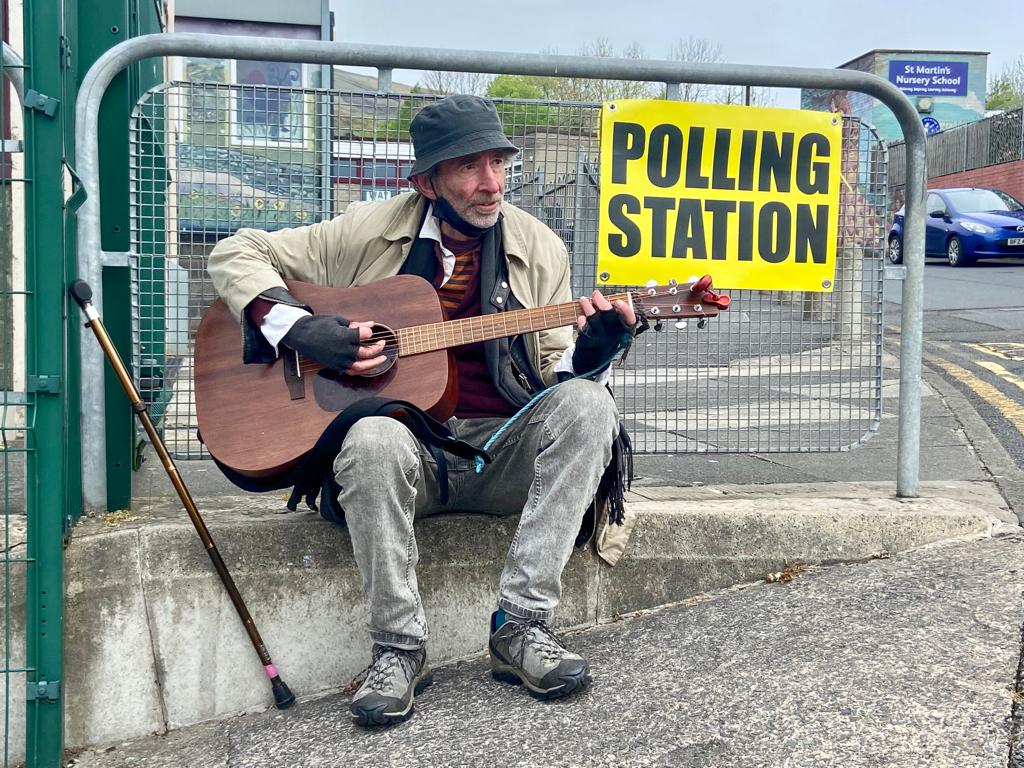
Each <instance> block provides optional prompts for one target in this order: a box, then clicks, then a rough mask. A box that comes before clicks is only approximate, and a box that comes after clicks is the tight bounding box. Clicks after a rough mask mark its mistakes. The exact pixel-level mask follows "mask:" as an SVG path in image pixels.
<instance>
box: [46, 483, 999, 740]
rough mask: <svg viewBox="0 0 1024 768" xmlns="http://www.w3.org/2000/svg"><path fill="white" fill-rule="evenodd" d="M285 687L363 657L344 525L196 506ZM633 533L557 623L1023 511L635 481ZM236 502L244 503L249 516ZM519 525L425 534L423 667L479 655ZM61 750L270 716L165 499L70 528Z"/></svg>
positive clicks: (575, 568) (583, 563)
mask: <svg viewBox="0 0 1024 768" xmlns="http://www.w3.org/2000/svg"><path fill="white" fill-rule="evenodd" d="M197 501H198V503H199V506H200V509H202V510H203V513H204V517H205V519H206V520H207V523H208V525H209V527H210V529H211V531H212V532H213V535H214V537H215V540H216V541H217V544H218V547H219V549H220V551H221V553H222V554H223V556H224V559H225V561H226V562H227V564H228V566H229V568H230V569H231V572H232V575H233V576H234V578H235V580H236V582H237V584H238V586H239V589H240V590H241V592H242V594H243V595H244V597H245V599H246V601H247V603H248V605H249V609H250V611H251V612H252V614H253V617H254V619H255V621H256V622H257V625H258V627H259V629H260V632H261V634H262V635H263V637H264V639H265V640H266V642H267V646H268V648H269V649H270V652H271V654H272V656H273V657H274V660H275V662H276V663H277V665H278V667H279V668H280V669H281V672H282V676H283V678H284V679H285V680H286V681H287V682H288V684H289V685H290V686H291V687H292V688H293V690H294V691H295V692H296V693H297V694H298V695H299V696H300V698H302V697H305V698H309V697H314V696H318V695H322V694H325V693H329V692H334V691H338V690H340V689H342V688H344V687H345V685H346V684H347V683H348V681H349V680H350V679H351V678H352V676H353V675H354V674H356V673H357V672H358V671H359V670H360V669H362V667H363V666H364V665H365V664H366V663H367V661H368V656H369V653H368V650H369V641H368V639H367V635H366V620H367V616H366V611H365V607H364V600H363V596H362V586H361V581H360V577H359V574H358V571H357V569H356V566H355V563H354V562H353V559H352V555H351V547H350V544H349V542H348V537H347V533H346V532H345V531H344V529H341V528H338V527H335V526H331V525H329V524H327V523H324V522H323V521H322V520H320V519H319V518H318V517H317V516H316V515H315V514H313V513H310V512H301V513H296V514H291V515H283V514H280V512H279V511H278V510H279V509H280V508H281V506H282V502H281V501H280V500H279V499H277V498H276V497H253V496H233V497H223V496H221V497H216V498H210V499H198V500H197ZM630 508H631V510H632V512H633V513H634V514H635V515H636V524H635V527H634V529H633V535H632V538H631V540H630V544H629V547H628V548H627V551H626V553H625V554H624V556H623V558H622V560H621V561H620V562H619V563H618V564H617V565H616V566H615V567H614V568H609V567H607V566H606V565H604V564H603V563H602V562H601V561H600V560H599V559H598V558H597V557H596V556H594V555H593V554H592V553H591V552H590V551H589V550H586V551H578V552H576V553H575V554H574V555H573V557H572V559H571V560H570V563H569V566H568V567H567V569H566V571H565V574H564V577H563V602H562V605H561V607H560V609H559V612H558V615H557V625H558V626H559V627H561V628H563V629H564V628H568V627H581V626H590V625H593V624H596V623H600V622H604V621H609V620H612V619H614V618H615V617H616V616H617V615H619V614H625V613H629V612H633V611H637V610H641V609H645V608H651V607H655V606H659V605H664V604H668V603H673V602H677V601H680V600H683V599H686V598H688V597H693V596H696V595H700V594H702V593H704V592H707V591H710V590H714V589H718V588H721V587H726V586H732V585H735V584H740V583H744V582H750V581H756V580H760V579H763V578H764V577H765V576H766V575H767V574H770V573H774V572H778V571H780V570H781V569H782V568H783V567H784V566H785V565H786V564H787V563H788V564H794V563H804V564H808V565H810V564H821V563H830V562H851V561H859V560H866V559H870V558H873V557H878V556H885V555H886V554H887V553H896V552H900V551H905V550H907V549H912V548H916V547H919V546H922V545H925V544H929V543H932V542H936V541H943V540H948V539H952V538H960V537H971V536H978V535H982V536H984V535H991V534H992V533H993V531H995V530H997V529H999V528H1000V527H1001V526H1007V525H1012V524H1014V523H1015V522H1016V519H1015V518H1014V516H1013V515H1012V513H1010V511H1009V510H1008V509H1007V507H1006V505H1005V502H1004V501H1003V499H1002V497H1001V496H1000V495H999V493H998V491H997V490H996V489H995V487H994V485H993V484H991V483H986V482H945V483H930V484H923V485H922V489H921V495H920V496H919V497H918V498H914V499H897V498H895V496H894V486H893V484H892V483H841V484H837V483H828V484H793V485H772V486H739V485H737V486H714V487H696V488H663V487H645V488H639V489H637V491H636V492H634V493H633V494H632V496H631V503H630ZM241 510H244V511H245V514H242V512H241ZM515 523H516V521H515V520H503V519H498V518H492V517H488V516H483V515H465V516H445V517H439V518H433V519H428V520H424V521H421V522H420V523H418V541H419V546H420V557H421V559H420V565H419V567H418V569H417V570H418V575H419V581H420V587H421V591H422V594H423V599H424V601H425V603H426V610H427V615H428V617H429V618H430V621H431V632H432V635H431V640H430V654H431V659H432V662H433V663H435V664H436V663H445V662H447V661H452V660H455V659H459V658H463V657H466V656H468V655H472V654H476V653H479V652H480V651H481V649H482V648H484V647H485V646H486V640H487V634H486V633H487V619H488V615H489V613H490V611H491V610H492V608H493V604H494V589H495V585H496V583H497V579H498V575H499V572H500V569H501V565H502V563H503V562H504V556H505V551H506V549H507V546H508V542H509V541H510V540H511V536H512V533H513V530H514V526H515ZM66 591H67V598H66V600H67V617H66V627H67V638H66V648H67V664H66V668H67V670H68V679H67V687H66V691H67V704H66V711H67V728H66V740H67V745H68V746H69V747H71V748H76V747H84V746H90V745H97V744H103V743H108V742H114V741H120V740H125V739H132V738H137V737H141V736H145V735H147V734H151V733H162V732H164V731H166V730H168V729H174V728H178V727H182V726H185V725H188V724H192V723H197V722H201V721H204V720H214V719H220V718H225V717H229V716H232V715H236V714H239V713H243V712H252V711H258V710H262V709H265V708H267V707H268V706H270V703H271V700H270V692H269V689H268V686H267V684H266V681H265V678H264V676H263V673H262V670H261V669H260V665H259V661H258V659H257V657H256V655H255V653H253V651H252V648H251V646H250V644H249V642H248V639H247V637H246V635H245V633H244V631H243V629H242V627H241V624H240V622H239V621H238V618H237V616H236V614H235V612H234V610H233V608H232V606H231V604H230V601H229V600H228V598H227V597H226V595H225V593H224V590H223V589H222V587H221V585H220V583H219V581H218V580H217V578H216V576H215V574H214V573H213V571H212V568H211V566H210V564H209V561H208V558H207V556H206V554H205V552H204V550H203V548H202V545H201V544H200V542H199V540H198V538H197V537H196V535H195V533H194V531H193V530H192V528H191V525H190V524H189V522H188V520H187V518H186V517H185V515H184V512H179V511H177V510H173V509H172V508H170V507H168V508H166V509H153V510H150V511H149V512H148V513H147V515H146V516H145V517H141V519H136V520H129V521H125V522H121V523H118V524H116V525H108V524H106V523H104V522H103V521H101V520H99V519H92V520H87V521H85V522H83V523H82V525H80V526H79V528H78V529H76V532H75V538H74V539H73V540H72V544H71V546H70V548H69V550H68V562H67V590H66Z"/></svg>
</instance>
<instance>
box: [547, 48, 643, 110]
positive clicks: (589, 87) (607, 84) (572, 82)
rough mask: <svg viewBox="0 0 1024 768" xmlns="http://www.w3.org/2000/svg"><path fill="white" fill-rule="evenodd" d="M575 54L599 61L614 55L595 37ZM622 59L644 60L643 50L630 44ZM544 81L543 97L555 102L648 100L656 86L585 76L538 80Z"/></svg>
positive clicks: (639, 82)
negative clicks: (544, 95) (595, 58)
mask: <svg viewBox="0 0 1024 768" xmlns="http://www.w3.org/2000/svg"><path fill="white" fill-rule="evenodd" d="M557 52H558V51H545V53H552V54H554V53H557ZM576 54H577V55H578V56H596V57H598V58H611V57H614V56H615V48H614V47H613V46H612V44H611V43H610V42H608V40H607V39H605V38H598V39H597V40H594V41H593V42H590V43H586V44H585V45H583V46H581V47H580V48H579V49H578V50H577V51H576ZM622 58H625V59H645V58H647V57H646V56H645V55H644V51H643V49H642V48H641V47H640V44H639V43H636V42H634V43H631V44H630V45H629V46H628V47H627V48H626V50H625V51H623V54H622ZM540 79H542V80H543V81H545V82H544V84H543V85H542V88H543V89H544V90H545V94H546V98H550V99H557V100H558V101H583V102H590V103H594V102H604V101H614V100H616V99H647V98H651V97H652V96H653V95H654V93H655V86H654V85H653V84H652V83H647V82H642V81H638V80H593V79H590V78H585V77H564V78H556V77H547V78H540Z"/></svg>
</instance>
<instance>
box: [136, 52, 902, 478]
mask: <svg viewBox="0 0 1024 768" xmlns="http://www.w3.org/2000/svg"><path fill="white" fill-rule="evenodd" d="M210 66H212V67H213V70H208V71H206V72H205V73H201V74H202V75H204V76H205V77H207V78H208V79H209V80H218V79H220V77H221V75H220V74H219V72H218V70H217V67H218V66H219V65H218V63H217V62H212V63H211V65H210ZM192 74H193V76H195V75H196V74H197V73H196V72H195V71H194V72H193V73H192ZM432 98H434V97H431V96H423V95H396V94H383V93H364V92H324V91H320V90H314V89H297V88H269V87H253V86H237V85H230V84H228V83H226V82H211V81H207V82H188V83H184V82H176V83H170V84H166V85H165V86H164V87H161V88H159V89H156V90H154V91H153V92H151V93H150V94H149V95H148V97H147V98H145V99H143V100H142V101H140V103H139V106H138V109H137V110H136V116H135V119H134V121H133V130H132V134H131V135H132V142H131V149H130V152H131V157H132V165H131V167H132V173H131V175H132V185H133V220H132V228H133V236H134V241H133V242H134V247H133V250H134V251H135V252H136V254H137V255H136V257H135V265H134V267H135V270H136V281H137V285H138V294H137V296H138V298H137V301H138V302H139V306H138V307H137V309H136V313H135V314H136V316H138V317H147V316H151V315H152V314H153V311H154V308H156V307H160V310H159V313H162V317H163V319H162V321H159V322H156V323H154V324H153V325H152V328H151V329H150V330H146V329H145V328H144V327H143V328H141V330H140V338H139V345H138V348H137V352H136V360H135V370H136V371H147V370H148V371H152V372H154V375H153V376H152V377H151V378H149V379H147V378H146V377H144V376H143V377H141V380H140V382H139V383H140V386H141V387H142V389H143V391H148V392H149V393H150V395H149V399H150V400H151V402H152V403H153V404H154V412H155V414H156V415H157V416H159V417H160V418H161V425H162V428H163V432H164V436H165V438H166V440H167V443H168V447H169V449H170V450H171V452H172V453H173V455H174V456H175V457H176V458H183V459H189V458H201V457H203V456H204V453H203V450H202V446H201V445H200V444H199V443H198V442H197V440H196V424H195V417H194V398H193V392H192V388H191V387H192V385H191V343H192V336H193V334H194V330H195V328H196V325H197V323H198V320H199V318H200V316H201V313H202V312H203V310H204V309H205V308H206V307H207V306H208V305H209V303H210V302H211V301H212V300H213V299H214V298H215V293H214V291H213V289H212V286H211V284H210V282H209V279H208V277H207V276H206V270H205V268H206V257H207V254H208V253H209V251H210V249H211V248H212V247H213V245H214V244H215V243H216V241H217V240H218V239H220V238H222V237H223V236H225V235H227V234H229V233H231V232H233V231H235V230H236V229H238V228H239V227H243V226H255V227H259V228H262V229H271V230H273V229H277V228H280V227H286V226H295V225H301V224H306V223H310V222H312V221H316V220H319V219H321V218H323V217H325V216H333V215H335V214H337V213H339V212H341V211H343V210H344V209H345V207H346V206H347V205H348V204H349V203H351V202H353V201H356V200H371V199H378V198H383V197H389V196H391V195H394V194H398V193H400V192H401V191H403V190H405V189H407V188H408V183H407V182H406V180H405V176H406V174H407V172H408V169H409V167H410V166H411V162H412V147H411V143H410V142H409V137H408V124H409V120H410V119H411V117H412V115H413V114H414V113H415V112H416V111H417V110H418V109H419V108H420V107H421V106H422V105H423V104H424V103H426V102H427V101H429V100H430V99H432ZM496 103H497V106H498V110H499V112H500V114H501V116H502V120H503V123H504V127H505V132H506V133H507V134H508V135H509V137H510V138H511V140H512V141H513V143H515V144H516V145H517V146H519V147H520V148H521V149H522V152H521V153H520V155H519V156H518V158H517V159H516V161H515V162H514V163H513V164H512V166H511V167H510V169H509V177H508V180H507V182H508V183H507V186H506V197H507V199H508V200H509V201H511V202H513V203H514V204H516V205H518V206H520V207H521V208H524V209H525V210H527V211H529V212H530V213H532V214H533V215H535V216H537V217H538V218H540V219H541V220H543V221H544V222H545V223H546V224H548V226H550V227H551V228H552V229H553V230H554V231H555V232H557V233H558V234H559V235H560V236H561V237H562V238H563V240H564V241H565V242H566V245H567V247H568V249H569V252H570V255H571V259H572V275H573V277H572V285H573V291H574V293H576V294H577V295H580V294H584V293H586V292H589V291H590V290H591V289H592V288H593V287H594V282H595V280H594V274H595V268H596V263H597V255H596V254H597V217H598V194H599V189H598V171H599V169H598V165H597V163H598V157H599V153H598V136H597V125H598V118H599V113H600V106H599V105H595V104H585V103H571V102H552V101H518V100H497V102H496ZM325 119H326V120H327V121H328V122H329V124H330V132H329V135H330V137H331V138H330V141H331V146H330V147H325V146H324V145H323V142H324V141H326V139H323V138H322V137H323V136H325V135H327V134H325V133H322V132H319V131H318V130H316V127H317V126H318V125H320V124H321V121H322V120H325ZM844 126H845V127H844V142H843V161H842V169H843V183H842V194H841V201H840V202H841V205H840V222H839V228H840V241H839V249H838V258H837V262H838V266H837V273H836V283H835V288H834V290H833V292H832V293H830V294H817V293H815V294H811V293H807V294H803V293H783V292H761V291H736V292H731V295H732V298H733V304H732V307H731V308H730V310H729V311H728V312H727V313H725V314H724V315H723V316H722V317H720V318H719V319H718V320H715V321H712V322H711V323H710V324H708V326H707V327H706V328H703V329H699V328H697V326H696V324H691V325H689V326H688V327H686V328H685V329H683V330H676V329H674V328H673V329H668V330H666V331H665V332H663V333H655V332H653V331H652V332H649V333H648V334H645V335H643V336H640V337H639V338H638V339H637V343H636V344H635V345H634V347H633V349H632V350H631V351H630V353H629V355H628V356H627V357H626V360H625V363H624V364H623V365H622V366H621V367H620V368H619V370H618V371H617V372H616V376H615V384H614V390H615V394H616V397H617V399H618V401H619V403H620V406H621V407H622V409H623V412H624V413H625V414H626V418H627V423H628V425H629V427H630V429H631V432H632V433H633V436H634V447H635V448H636V450H637V451H638V452H641V453H675V452H679V451H706V452H758V453H763V452H789V451H836V450H844V449H847V448H849V447H851V446H853V445H856V444H858V443H860V442H862V441H863V440H864V439H866V438H867V437H869V436H870V435H871V434H872V433H873V431H874V430H875V429H876V428H877V425H878V422H879V420H880V416H881V339H882V301H881V295H882V277H883V275H882V238H883V235H884V231H883V229H884V226H885V210H886V200H887V191H886V171H887V163H886V153H885V151H884V148H883V147H882V145H881V143H880V142H879V140H878V138H877V136H875V134H874V133H873V132H872V131H871V130H870V129H868V128H866V127H862V126H861V125H860V124H859V123H857V122H856V121H854V120H849V119H848V120H846V121H845V123H844ZM158 155H161V156H165V157H166V162H167V169H168V174H169V177H170V178H171V179H173V181H172V182H170V183H169V184H167V183H166V182H165V181H164V179H163V178H159V177H156V176H154V175H153V174H151V173H147V170H146V169H147V167H148V164H149V163H151V158H153V157H155V156H158ZM325 156H329V157H330V161H329V163H328V162H325V161H324V160H323V158H324V157H325ZM324 173H329V174H330V184H326V185H325V184H323V183H322V181H323V174H324ZM325 187H326V188H328V189H330V190H331V194H330V196H329V197H330V199H325V195H324V193H323V192H322V190H323V189H324V188H325ZM164 190H166V199H165V200H164V199H162V198H161V195H162V194H163V192H164ZM158 199H159V201H158ZM165 232H166V235H165V234H164V233H165ZM164 242H166V256H160V257H147V256H145V255H144V254H147V253H150V252H153V251H155V250H157V247H156V246H157V245H160V247H162V246H163V243H164ZM704 271H705V270H704V265H703V264H700V263H698V264H690V265H684V266H682V267H681V273H680V274H679V275H678V279H679V280H680V281H682V280H686V279H687V278H689V277H690V276H691V274H693V275H699V274H702V273H703V272H704ZM684 272H685V274H684ZM159 313H158V314H159Z"/></svg>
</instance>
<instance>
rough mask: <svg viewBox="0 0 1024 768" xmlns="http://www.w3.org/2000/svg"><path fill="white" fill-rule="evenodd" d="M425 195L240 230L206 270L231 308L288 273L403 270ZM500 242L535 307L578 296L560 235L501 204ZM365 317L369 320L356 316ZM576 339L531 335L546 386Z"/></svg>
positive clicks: (375, 275) (359, 281) (307, 278)
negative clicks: (271, 228) (316, 219)
mask: <svg viewBox="0 0 1024 768" xmlns="http://www.w3.org/2000/svg"><path fill="white" fill-rule="evenodd" d="M424 204H425V198H424V197H422V196H421V195H419V194H417V193H409V194H402V195H398V196H396V197H393V198H391V199H390V200H386V201H384V202H365V203H352V204H351V205H349V207H348V208H347V210H346V211H345V213H344V214H342V215H340V216H336V217H335V218H333V219H330V220H328V221H322V222H320V223H318V224H312V225H310V226H305V227H298V228H296V229H283V230H279V231H277V232H262V231H260V230H255V229H240V230H239V231H238V232H237V233H236V234H235V235H232V236H231V237H228V238H225V239H224V240H221V241H220V242H219V243H218V244H217V245H216V247H215V248H214V249H213V252H212V253H211V254H210V261H209V265H208V267H207V269H208V271H209V273H210V277H211V278H213V285H214V287H215V288H216V289H217V293H218V294H219V295H220V297H221V298H222V299H224V301H225V302H227V304H228V306H229V307H230V308H231V311H232V312H233V313H234V315H235V316H236V317H238V318H239V319H241V316H242V312H243V310H244V309H245V307H246V305H247V304H249V302H250V301H252V300H253V299H254V298H256V297H257V296H258V295H259V294H261V293H262V292H263V291H266V290H267V289H269V288H275V287H284V282H283V280H282V278H289V279H292V280H301V281H303V282H306V283H316V284H317V285H326V286H331V287H335V288H348V287H351V286H357V285H366V284H367V283H372V282H374V281H375V280H380V279H381V278H384V277H390V276H392V275H396V274H398V271H399V269H401V267H402V265H403V264H404V263H405V259H406V257H407V256H408V255H409V249H410V248H411V247H412V243H413V241H414V240H415V239H416V238H417V237H418V236H419V227H420V221H421V220H422V218H423V206H424ZM502 213H503V214H504V218H503V219H502V221H501V242H502V247H503V248H504V250H505V258H506V261H507V264H508V275H509V284H510V287H511V289H512V293H513V294H514V295H515V296H516V298H517V299H519V301H520V302H522V304H523V306H524V307H526V308H528V309H530V308H534V307H544V306H548V305H549V304H563V303H566V302H569V301H572V298H573V297H572V293H571V291H570V288H569V256H568V253H567V252H566V250H565V244H564V243H562V241H561V239H560V238H559V237H558V235H556V234H555V233H554V232H552V231H551V230H550V229H548V228H547V227H546V226H544V225H543V224H542V223H541V222H539V221H538V220H537V219H535V218H534V217H533V216H531V215H530V214H528V213H526V212H524V211H521V210H519V209H518V208H516V207H515V206H513V205H510V204H508V203H502ZM353 319H355V320H362V319H367V318H353ZM571 343H572V329H571V328H570V327H564V328H553V329H551V330H547V331H541V332H540V333H538V334H530V335H528V336H527V337H526V344H527V349H529V351H530V354H531V355H532V356H533V362H534V365H535V366H536V368H537V370H538V371H540V373H541V376H542V377H543V379H544V382H545V383H546V384H549V385H550V384H553V383H555V381H556V377H555V374H554V366H555V364H556V363H557V362H558V361H559V359H561V357H562V353H563V352H564V351H565V348H566V347H568V346H569V345H570V344H571Z"/></svg>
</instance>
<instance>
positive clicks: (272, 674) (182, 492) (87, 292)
mask: <svg viewBox="0 0 1024 768" xmlns="http://www.w3.org/2000/svg"><path fill="white" fill-rule="evenodd" d="M69 293H70V294H71V297H72V298H73V299H74V300H75V301H76V302H77V303H78V306H79V307H81V308H82V312H84V313H85V316H86V318H87V319H88V322H87V323H86V326H87V327H89V328H92V331H93V333H94V334H95V335H96V340H97V341H98V342H99V344H100V347H102V348H103V353H104V354H105V355H106V356H107V360H109V361H110V365H111V367H112V368H113V369H114V373H115V375H116V376H117V378H118V381H120V382H121V386H122V387H123V388H124V391H125V394H126V395H128V400H129V401H131V405H132V410H133V411H135V413H136V415H137V416H138V417H139V421H141V422H142V426H143V427H145V429H146V434H147V435H149V439H150V441H151V442H152V443H153V448H154V449H155V450H156V452H157V455H158V456H159V457H160V461H161V462H163V465H164V469H165V470H167V475H168V477H170V478H171V484H172V485H173V486H174V490H176V491H177V492H178V498H180V499H181V503H182V504H184V505H185V511H186V512H188V516H189V517H190V518H191V519H192V525H194V526H195V529H196V533H198V534H199V538H200V539H201V540H202V542H203V546H204V547H206V554H208V555H209V556H210V560H211V561H212V562H213V567H214V568H215V569H216V571H217V575H218V576H220V580H221V582H223V584H224V588H225V589H226V590H227V592H228V597H230V598H231V602H232V603H233V604H234V606H235V610H236V611H237V612H238V617H239V618H240V619H241V620H242V624H243V625H244V626H245V631H246V633H248V635H249V640H250V641H251V642H252V646H253V648H255V649H256V655H257V656H259V657H260V662H261V663H262V664H263V671H264V672H265V673H266V675H267V677H268V678H270V687H271V689H272V690H273V692H274V705H275V706H276V707H277V708H278V709H287V708H288V707H290V706H291V705H292V704H294V703H295V694H293V693H292V692H291V689H289V688H288V686H287V685H286V684H285V682H284V681H283V680H282V679H281V677H280V675H278V674H277V667H275V666H274V662H273V661H271V660H270V653H268V652H267V647H266V646H265V645H264V644H263V638H261V637H260V633H259V631H258V630H257V629H256V624H255V623H254V622H253V620H252V616H250V615H249V609H248V608H246V607H245V602H244V601H243V600H242V596H241V595H240V594H239V592H238V588H237V587H236V586H235V582H234V580H233V579H232V578H231V574H230V573H228V569H227V566H226V565H224V560H223V559H222V558H221V556H220V552H218V551H217V545H216V544H214V543H213V537H212V536H210V531H209V529H207V527H206V523H204V522H203V518H202V516H201V515H200V514H199V509H198V508H197V507H196V504H195V502H194V501H193V500H192V494H190V493H189V492H188V488H186V487H185V482H184V481H183V480H182V479H181V475H180V474H179V473H178V468H177V467H176V466H175V464H174V460H173V459H172V458H171V455H170V453H168V452H167V447H166V446H165V445H164V441H163V440H162V439H161V438H160V435H159V434H157V431H156V427H154V426H153V421H152V419H150V418H149V411H148V409H147V406H146V403H145V402H143V400H142V397H141V395H139V390H138V389H136V388H135V382H133V381H132V378H131V376H130V375H129V374H128V369H127V368H125V367H124V362H122V360H121V356H120V355H119V354H118V353H117V349H116V348H115V347H114V345H113V343H112V342H111V341H110V336H108V335H107V329H106V328H104V327H103V321H102V320H101V319H100V315H99V312H97V311H96V308H95V307H93V305H92V288H90V287H89V284H88V283H86V282H85V281H84V280H75V281H74V282H73V283H71V287H70V289H69Z"/></svg>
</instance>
